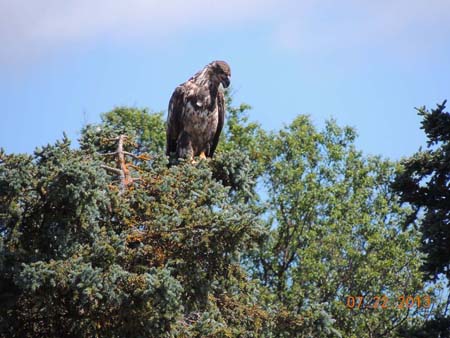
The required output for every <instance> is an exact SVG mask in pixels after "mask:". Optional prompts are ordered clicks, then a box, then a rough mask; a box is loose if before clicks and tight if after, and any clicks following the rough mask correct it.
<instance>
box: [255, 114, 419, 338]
mask: <svg viewBox="0 0 450 338" xmlns="http://www.w3.org/2000/svg"><path fill="white" fill-rule="evenodd" d="M354 139H355V132H354V131H353V130H352V129H351V128H340V127H338V126H337V125H336V123H335V122H334V121H329V122H327V124H326V126H325V129H324V130H323V131H317V130H316V129H315V128H314V126H313V125H312V124H311V121H310V119H309V118H308V117H307V116H299V117H298V118H297V119H295V120H294V121H293V123H292V124H290V125H289V126H287V127H286V128H284V129H283V130H281V131H280V132H279V133H277V134H274V135H273V136H272V137H271V142H270V143H269V145H268V147H269V151H268V154H269V155H270V156H269V157H267V158H266V161H265V167H266V170H265V175H266V177H265V184H266V187H267V190H268V194H269V201H270V208H269V212H270V217H269V220H268V224H267V228H268V229H269V230H270V232H271V235H270V237H269V239H268V240H266V241H264V242H263V243H262V249H261V250H260V251H259V252H258V254H257V255H256V256H255V259H254V260H255V265H256V267H255V276H257V277H258V278H259V279H261V281H262V284H263V285H265V286H268V287H269V290H270V292H271V293H272V294H273V295H276V298H277V300H278V301H280V302H282V303H283V304H285V305H286V306H287V309H288V310H289V311H292V312H295V313H298V314H300V315H302V314H304V313H305V312H307V311H310V307H311V305H317V304H321V305H322V306H323V311H325V312H326V313H327V314H328V315H329V316H331V317H332V318H333V319H334V320H335V321H336V322H335V324H334V326H335V327H338V328H339V332H341V334H343V336H345V337H363V336H365V335H366V333H367V332H372V334H373V335H374V336H379V337H384V336H386V335H387V334H393V331H394V327H395V325H396V323H398V322H400V321H402V320H404V318H405V316H407V313H406V310H398V309H389V310H388V309H386V310H383V311H379V310H375V311H373V310H372V311H371V310H367V309H360V310H359V311H358V310H353V311H351V310H350V309H348V308H346V306H345V302H346V297H347V296H348V295H353V296H365V297H366V299H367V300H370V299H373V298H374V297H376V296H381V295H388V296H389V297H391V299H396V298H397V297H398V296H399V295H404V294H408V295H409V294H416V293H418V292H420V291H421V289H420V288H421V283H420V278H421V275H420V273H419V267H420V264H421V259H420V258H421V256H420V254H419V252H418V239H419V238H418V236H417V233H415V232H414V231H402V230H401V224H402V222H403V220H404V218H405V211H404V210H403V209H402V208H400V206H399V205H398V201H397V198H396V196H394V195H392V193H391V192H390V191H389V184H390V181H391V179H392V177H393V175H394V168H395V167H394V164H393V163H390V162H389V161H384V160H382V159H380V158H378V157H365V156H363V155H362V154H361V152H358V151H356V150H355V148H354V146H353V141H354ZM270 301H273V300H272V299H271V300H270ZM350 317H352V320H349V318H350Z"/></svg>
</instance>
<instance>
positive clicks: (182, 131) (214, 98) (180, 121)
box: [166, 61, 231, 160]
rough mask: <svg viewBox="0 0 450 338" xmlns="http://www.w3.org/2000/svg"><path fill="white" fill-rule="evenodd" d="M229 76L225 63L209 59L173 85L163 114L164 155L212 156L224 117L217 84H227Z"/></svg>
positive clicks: (186, 157)
mask: <svg viewBox="0 0 450 338" xmlns="http://www.w3.org/2000/svg"><path fill="white" fill-rule="evenodd" d="M230 76H231V70H230V66H228V64H227V63H226V62H224V61H213V62H211V63H209V64H208V65H207V66H206V67H205V68H203V69H202V70H201V71H199V72H198V73H197V74H195V75H194V76H193V77H191V78H190V79H189V80H187V81H186V82H184V83H183V84H181V85H179V86H178V87H177V88H175V91H174V92H173V94H172V97H171V98H170V102H169V110H168V116H167V134H166V136H167V146H166V154H167V155H169V156H175V157H177V158H185V159H190V160H192V159H193V157H194V156H200V157H212V156H213V154H214V151H215V149H216V147H217V143H218V142H219V137H220V132H221V131H222V127H223V123H224V118H225V99H224V95H223V90H222V89H221V87H223V88H227V87H228V86H229V85H230Z"/></svg>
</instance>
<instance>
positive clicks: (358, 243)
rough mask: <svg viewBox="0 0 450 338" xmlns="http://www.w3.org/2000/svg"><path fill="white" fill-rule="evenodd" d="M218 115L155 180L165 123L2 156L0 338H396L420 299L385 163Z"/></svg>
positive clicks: (311, 130)
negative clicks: (197, 147) (217, 136)
mask: <svg viewBox="0 0 450 338" xmlns="http://www.w3.org/2000/svg"><path fill="white" fill-rule="evenodd" d="M228 103H229V107H230V108H229V111H228V115H227V121H226V126H225V128H224V133H223V134H222V139H221V142H220V144H219V147H218V151H217V153H216V155H215V157H214V159H212V160H207V161H200V162H199V163H198V164H195V165H193V164H190V163H185V162H181V163H179V164H178V165H176V166H169V165H168V159H167V158H166V157H165V156H163V155H161V154H163V153H164V151H163V147H164V139H165V132H164V122H163V119H162V115H161V114H149V113H148V112H147V111H146V110H140V109H135V108H126V107H121V108H116V109H114V110H113V111H111V112H108V113H105V114H103V115H102V122H101V123H100V124H98V125H89V126H86V127H85V128H84V129H83V130H82V135H81V138H80V142H79V143H80V149H72V148H71V147H70V142H69V140H68V139H67V138H66V137H64V138H63V140H62V141H59V142H57V143H56V144H55V145H48V146H45V147H43V148H42V149H37V150H36V151H35V153H34V154H33V155H23V154H5V153H4V152H3V151H0V305H1V306H0V337H41V336H42V337H268V338H275V337H277V338H278V337H305V338H306V337H358V338H359V337H388V336H389V337H396V336H398V335H399V334H400V331H399V330H398V327H399V324H401V323H406V324H408V325H404V329H405V330H407V329H408V328H409V325H410V324H413V323H414V322H415V321H417V320H418V318H419V319H420V318H421V316H423V313H422V312H421V311H419V310H417V309H412V310H410V311H409V310H399V309H389V310H388V309H386V310H380V309H378V310H370V309H367V308H362V309H359V310H357V309H353V310H351V309H348V308H347V307H346V306H345V301H346V298H345V297H346V296H348V295H354V296H359V295H364V296H366V298H367V299H369V298H370V297H373V296H377V295H381V294H385V295H388V296H392V297H397V296H399V295H402V294H405V295H406V294H419V293H421V292H424V288H423V285H422V283H421V274H420V271H419V268H420V265H421V258H422V256H421V254H420V253H419V252H418V246H419V239H420V233H418V232H417V231H416V230H415V229H408V230H403V229H402V227H401V224H402V223H404V222H405V217H406V214H407V211H408V210H407V209H404V208H402V207H400V205H399V203H398V198H397V196H396V195H395V194H393V193H392V192H391V191H390V189H389V185H390V183H391V181H392V178H393V177H394V174H395V163H391V162H389V161H385V160H382V159H380V158H378V157H366V156H364V155H363V154H362V153H361V152H358V151H357V150H355V147H354V139H355V137H356V135H355V132H354V131H353V130H352V129H351V128H347V127H345V128H341V127H339V126H337V124H336V123H335V122H334V121H330V122H328V123H327V124H326V127H325V128H324V130H322V131H317V130H316V128H315V127H314V126H313V125H312V123H311V121H310V119H309V117H307V116H299V117H298V118H296V119H295V120H294V121H293V122H292V123H291V124H290V125H289V126H287V127H286V128H284V129H282V130H281V131H279V132H267V131H264V130H263V129H262V128H261V126H260V125H258V124H257V123H254V122H251V121H250V120H249V117H248V110H249V109H250V107H249V106H247V105H240V106H239V107H233V106H232V102H231V99H230V98H229V97H228Z"/></svg>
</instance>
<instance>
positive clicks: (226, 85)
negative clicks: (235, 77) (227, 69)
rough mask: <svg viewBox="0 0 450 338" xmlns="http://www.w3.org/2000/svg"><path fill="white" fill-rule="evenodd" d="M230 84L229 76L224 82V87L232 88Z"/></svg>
mask: <svg viewBox="0 0 450 338" xmlns="http://www.w3.org/2000/svg"><path fill="white" fill-rule="evenodd" d="M230 83H231V76H227V77H226V78H224V79H223V81H222V85H223V86H224V88H228V87H229V86H230Z"/></svg>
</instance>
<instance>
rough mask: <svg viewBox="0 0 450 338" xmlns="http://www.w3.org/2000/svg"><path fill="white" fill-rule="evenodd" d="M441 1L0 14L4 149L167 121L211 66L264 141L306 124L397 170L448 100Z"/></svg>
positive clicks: (84, 3) (50, 5)
mask: <svg viewBox="0 0 450 338" xmlns="http://www.w3.org/2000/svg"><path fill="white" fill-rule="evenodd" d="M449 13H450V1H447V0H427V1H419V0H409V1H407V0H390V1H388V0H378V1H365V0H359V1H357V0H354V1H350V0H342V1H339V2H337V1H331V0H320V1H319V0H303V1H298V0H297V1H296V0H277V1H276V0H267V1H264V0H228V1H226V2H214V1H207V0H191V1H181V0H172V1H165V2H162V1H159V0H158V1H156V0H147V1H144V0H128V1H118V0H98V1H88V0H78V1H73V0H68V1H58V0H36V1H32V2H31V1H25V0H0V45H1V46H2V47H1V48H0V102H1V106H0V117H1V119H0V146H1V147H4V148H5V149H6V151H7V152H32V151H33V149H34V148H35V147H36V146H39V145H43V144H46V143H53V142H54V141H55V140H56V139H58V138H60V137H61V136H62V132H63V131H66V132H67V133H68V135H69V136H70V137H71V138H72V139H76V138H77V137H78V136H79V134H78V131H79V130H80V128H81V127H82V125H83V124H85V123H92V122H98V120H99V114H100V113H102V112H106V111H109V110H111V109H112V108H113V107H115V106H120V105H129V106H137V107H149V108H150V109H151V110H153V111H162V110H164V111H166V109H167V103H168V100H169V98H170V95H171V93H172V91H173V89H174V88H175V86H176V85H178V84H179V83H181V82H183V81H185V80H186V79H187V78H189V77H190V76H191V75H192V74H194V73H195V72H196V71H197V70H199V69H201V68H202V67H203V66H204V65H205V64H207V63H208V62H210V61H212V60H215V59H222V60H226V61H228V63H229V64H230V65H231V68H232V85H233V89H234V92H235V95H234V97H235V102H236V103H240V102H246V103H249V104H250V105H252V106H253V110H252V111H251V112H250V117H251V119H252V120H255V121H258V122H260V123H261V124H262V125H263V126H264V127H265V128H267V129H277V128H280V127H282V126H283V125H285V124H288V123H289V122H290V121H292V119H293V118H294V117H295V116H296V115H298V114H310V115H311V117H312V118H313V120H314V122H315V123H316V124H317V125H318V126H321V125H322V124H323V122H324V120H325V119H327V118H330V117H334V118H335V119H336V120H337V121H338V123H339V124H341V125H351V126H353V127H355V128H356V129H357V131H358V134H359V138H358V141H357V146H358V147H359V148H360V149H362V150H363V151H365V152H366V153H369V154H380V155H382V156H385V157H390V158H392V159H399V158H401V157H402V156H408V155H410V154H412V153H413V152H415V151H416V150H417V149H418V148H419V146H421V145H425V137H424V135H423V133H422V131H421V130H420V129H419V128H420V119H419V117H418V116H417V114H416V111H415V110H414V107H418V106H422V105H426V106H428V107H433V106H434V105H435V104H436V103H438V102H442V101H443V100H444V99H446V98H449V99H450V21H449V20H448V17H449Z"/></svg>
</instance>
